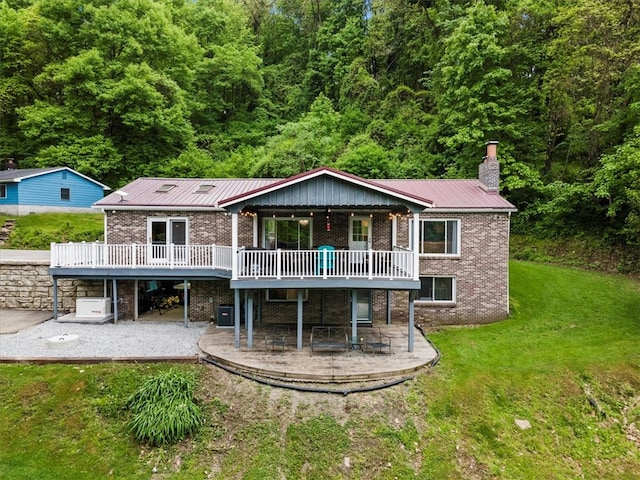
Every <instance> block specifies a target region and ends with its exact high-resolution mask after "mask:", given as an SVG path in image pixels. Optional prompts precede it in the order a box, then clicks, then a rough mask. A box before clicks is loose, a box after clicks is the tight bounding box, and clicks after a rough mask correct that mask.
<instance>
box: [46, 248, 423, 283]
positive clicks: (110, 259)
mask: <svg viewBox="0 0 640 480" xmlns="http://www.w3.org/2000/svg"><path fill="white" fill-rule="evenodd" d="M414 255H415V254H414V253H413V252H411V251H409V250H405V249H395V250H393V251H386V250H384V251H380V250H252V249H240V250H239V251H238V272H237V275H235V276H234V278H238V279H243V278H275V279H280V278H284V279H286V278H325V279H326V278H336V277H340V278H371V279H380V278H388V279H394V278H398V279H413V278H414V265H415V264H414V258H415V257H414ZM232 260H233V250H232V248H231V247H229V246H223V245H153V244H149V245H138V244H130V245H117V244H116V245H113V244H104V243H99V242H96V243H63V244H59V243H52V244H51V267H54V268H55V267H61V268H192V269H214V268H217V269H224V270H228V271H231V269H232V265H233V261H232Z"/></svg>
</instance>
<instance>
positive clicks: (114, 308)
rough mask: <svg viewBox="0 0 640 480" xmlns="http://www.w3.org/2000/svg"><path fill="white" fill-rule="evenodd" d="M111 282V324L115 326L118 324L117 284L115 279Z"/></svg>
mask: <svg viewBox="0 0 640 480" xmlns="http://www.w3.org/2000/svg"><path fill="white" fill-rule="evenodd" d="M111 282H112V283H111V284H112V286H113V288H112V290H113V291H112V293H113V324H114V325H115V324H116V323H118V284H117V280H116V279H115V278H114V279H113V280H112V281H111Z"/></svg>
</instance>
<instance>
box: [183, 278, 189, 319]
mask: <svg viewBox="0 0 640 480" xmlns="http://www.w3.org/2000/svg"><path fill="white" fill-rule="evenodd" d="M188 286H189V285H188V282H187V279H186V278H185V279H184V284H183V287H184V288H183V291H184V298H183V301H184V305H183V306H184V326H185V327H186V328H189V288H187V287H188Z"/></svg>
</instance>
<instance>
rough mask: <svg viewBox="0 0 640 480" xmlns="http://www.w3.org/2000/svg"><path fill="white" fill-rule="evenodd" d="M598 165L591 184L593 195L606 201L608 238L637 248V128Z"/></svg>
mask: <svg viewBox="0 0 640 480" xmlns="http://www.w3.org/2000/svg"><path fill="white" fill-rule="evenodd" d="M600 162H601V165H602V168H600V169H599V170H598V171H597V173H596V175H595V179H594V184H595V186H596V195H597V196H598V197H601V198H605V199H606V200H607V201H608V210H607V215H608V217H609V218H610V219H611V221H612V229H613V231H612V232H611V234H612V235H614V236H616V237H620V238H622V239H623V240H624V241H626V242H627V243H628V244H629V245H634V246H640V127H636V130H635V132H634V134H633V135H632V136H631V137H630V138H629V139H628V140H627V141H626V142H624V143H623V144H622V145H620V146H618V147H617V148H616V149H615V151H614V152H613V153H611V154H609V155H605V156H603V157H602V159H601V160H600Z"/></svg>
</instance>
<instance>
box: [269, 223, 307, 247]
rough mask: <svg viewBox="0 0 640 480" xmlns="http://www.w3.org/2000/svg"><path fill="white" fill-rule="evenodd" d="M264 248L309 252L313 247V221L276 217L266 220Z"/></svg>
mask: <svg viewBox="0 0 640 480" xmlns="http://www.w3.org/2000/svg"><path fill="white" fill-rule="evenodd" d="M263 227H264V235H263V238H264V248H266V249H267V250H275V249H276V248H282V249H284V250H309V249H311V245H312V238H311V232H313V220H312V219H311V218H298V217H296V218H291V217H275V218H265V219H264V221H263Z"/></svg>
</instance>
